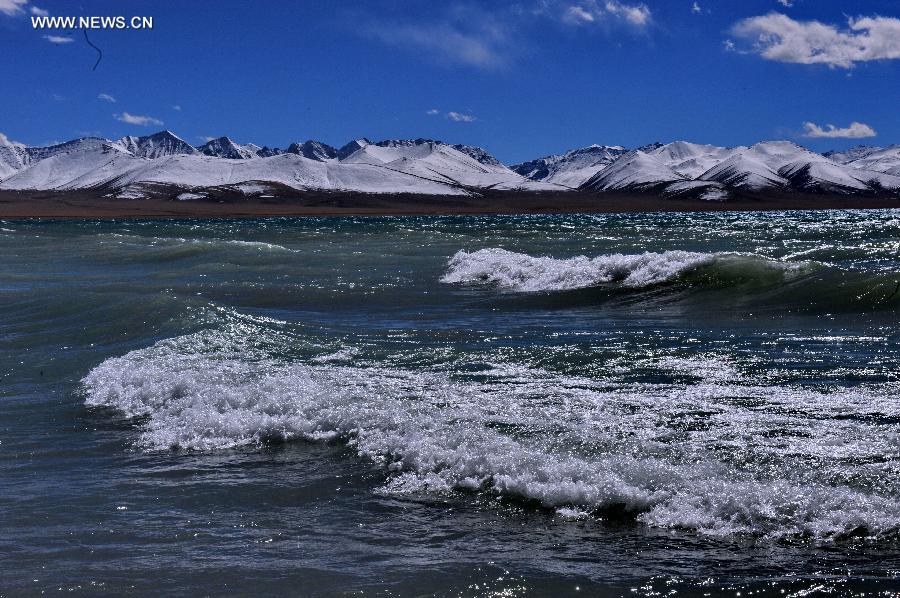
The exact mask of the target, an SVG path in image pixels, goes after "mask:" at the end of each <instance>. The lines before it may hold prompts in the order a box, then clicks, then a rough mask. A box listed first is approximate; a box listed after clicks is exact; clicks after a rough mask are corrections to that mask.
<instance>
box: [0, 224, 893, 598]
mask: <svg viewBox="0 0 900 598" xmlns="http://www.w3.org/2000/svg"><path fill="white" fill-rule="evenodd" d="M0 252H2V253H0V255H2V266H0V482H2V487H0V530H2V532H0V558H2V568H0V587H2V589H3V591H2V593H3V594H9V595H18V594H37V593H40V592H41V591H46V592H54V593H58V592H59V591H60V590H62V591H70V590H71V591H80V592H82V593H86V594H96V593H103V592H107V593H110V594H121V593H138V594H140V593H148V592H154V591H163V592H166V593H175V594H196V593H214V594H229V593H232V594H252V593H272V592H277V593H294V594H301V595H334V594H348V595H357V594H364V595H398V596H407V595H425V594H439V595H466V596H467V595H498V596H519V595H541V594H546V595H566V594H602V595H626V596H632V595H668V594H670V593H671V592H673V591H677V592H678V594H679V595H719V594H722V593H727V594H728V595H736V593H737V592H741V593H742V595H754V596H756V595H778V596H785V595H794V596H802V595H815V594H816V593H817V592H818V593H820V592H826V591H833V592H834V593H836V594H843V593H846V592H850V591H851V590H853V591H856V592H858V593H861V594H863V595H884V593H885V592H888V591H890V590H897V589H898V588H900V471H898V465H900V454H898V453H900V401H898V396H900V382H898V364H900V321H898V308H900V212H898V211H877V212H876V211H873V212H868V211H866V212H853V213H851V212H818V213H813V212H809V213H805V212H794V213H770V214H714V215H710V214H692V215H687V214H681V215H675V214H667V215H615V216H558V217H557V216H553V217H509V218H498V217H494V218H487V217H471V218H372V219H330V218H323V219H299V218H298V219H265V220H256V221H240V222H236V221H235V222H230V221H224V222H222V221H218V222H211V221H182V222H161V221H142V222H121V223H110V222H106V223H95V222H79V223H74V222H73V223H66V222H30V223H25V222H0Z"/></svg>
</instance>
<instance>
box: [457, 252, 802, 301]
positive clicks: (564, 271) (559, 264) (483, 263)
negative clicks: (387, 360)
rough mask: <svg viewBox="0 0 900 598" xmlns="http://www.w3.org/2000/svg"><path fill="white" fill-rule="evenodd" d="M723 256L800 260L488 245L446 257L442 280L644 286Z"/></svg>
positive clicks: (530, 287) (551, 287)
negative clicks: (562, 255) (570, 252)
mask: <svg viewBox="0 0 900 598" xmlns="http://www.w3.org/2000/svg"><path fill="white" fill-rule="evenodd" d="M727 260H732V261H735V260H745V261H748V262H749V261H754V262H758V264H757V265H762V266H763V267H766V268H774V269H778V270H783V271H788V270H790V269H792V268H797V267H798V266H800V264H787V263H781V262H775V261H773V260H767V259H765V258H762V257H759V256H749V255H741V254H734V253H698V252H693V251H680V250H673V251H664V252H662V253H652V252H645V253H640V254H634V255H625V254H621V253H613V254H608V255H601V256H598V257H594V258H589V257H586V256H583V255H582V256H577V257H572V258H568V259H557V258H552V257H535V256H531V255H527V254H524V253H516V252H513V251H507V250H505V249H499V248H488V249H480V250H478V251H474V252H471V253H470V252H468V251H458V252H457V253H456V254H455V255H454V256H453V257H451V258H450V261H449V262H448V264H447V272H446V274H445V275H444V276H443V277H442V278H441V281H442V282H446V283H480V284H485V283H487V284H494V285H496V286H498V287H500V288H503V289H508V290H514V291H563V290H571V289H582V288H588V287H594V286H598V285H603V284H613V283H614V284H617V285H621V286H624V287H646V286H651V285H655V284H660V283H663V282H666V281H669V280H672V279H673V278H675V277H677V276H678V275H680V274H682V273H684V272H686V271H689V270H692V269H694V268H697V267H699V266H701V265H704V264H710V263H713V262H725V261H727Z"/></svg>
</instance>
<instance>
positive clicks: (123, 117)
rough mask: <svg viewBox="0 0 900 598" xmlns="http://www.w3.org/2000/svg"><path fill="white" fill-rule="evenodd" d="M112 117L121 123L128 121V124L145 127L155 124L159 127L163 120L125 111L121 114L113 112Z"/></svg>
mask: <svg viewBox="0 0 900 598" xmlns="http://www.w3.org/2000/svg"><path fill="white" fill-rule="evenodd" d="M113 118H114V119H116V120H118V121H121V122H123V123H128V124H129V125H140V126H142V127H146V126H149V125H156V126H157V127H160V126H162V125H163V121H161V120H159V119H158V118H153V117H152V116H141V115H136V114H128V113H127V112H123V113H122V114H113Z"/></svg>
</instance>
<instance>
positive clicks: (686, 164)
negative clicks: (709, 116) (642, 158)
mask: <svg viewBox="0 0 900 598" xmlns="http://www.w3.org/2000/svg"><path fill="white" fill-rule="evenodd" d="M648 153H649V154H651V155H653V156H656V157H657V158H659V159H660V160H662V162H663V164H665V165H666V166H668V167H669V168H671V169H672V170H674V171H675V172H677V173H679V174H683V175H684V176H686V177H688V178H689V179H696V178H697V177H699V176H700V175H701V174H703V173H704V172H706V171H707V170H709V169H710V168H712V167H713V166H715V165H716V164H718V163H719V162H722V161H723V160H725V159H727V158H728V157H729V156H730V155H731V154H733V153H734V149H732V148H727V147H718V146H715V145H701V144H698V143H690V142H687V141H674V142H672V143H669V144H666V145H663V146H660V147H658V148H657V149H655V150H653V151H651V152H648Z"/></svg>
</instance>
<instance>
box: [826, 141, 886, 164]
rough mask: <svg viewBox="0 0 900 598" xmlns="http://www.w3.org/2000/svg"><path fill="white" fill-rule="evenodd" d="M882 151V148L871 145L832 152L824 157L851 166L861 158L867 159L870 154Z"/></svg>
mask: <svg viewBox="0 0 900 598" xmlns="http://www.w3.org/2000/svg"><path fill="white" fill-rule="evenodd" d="M881 149H882V148H880V147H872V146H870V145H857V146H855V147H851V148H850V149H848V150H846V151H843V152H838V151H835V150H831V151H828V152H825V153H823V154H822V155H823V156H825V157H826V158H828V159H829V160H831V161H832V162H837V163H838V164H849V163H850V162H853V161H854V160H859V159H860V158H865V157H866V156H868V155H869V154H872V153H875V152H878V151H881Z"/></svg>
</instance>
